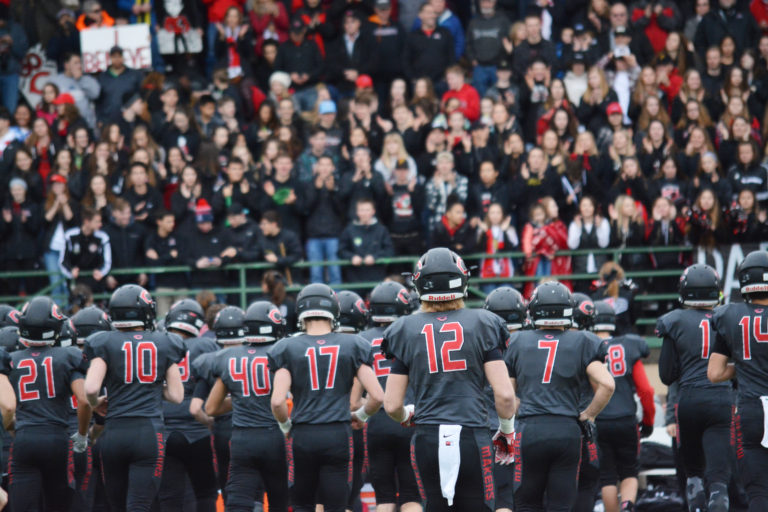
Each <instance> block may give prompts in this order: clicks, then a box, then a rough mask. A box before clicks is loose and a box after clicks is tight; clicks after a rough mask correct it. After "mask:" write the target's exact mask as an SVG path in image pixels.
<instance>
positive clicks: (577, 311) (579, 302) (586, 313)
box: [571, 293, 595, 330]
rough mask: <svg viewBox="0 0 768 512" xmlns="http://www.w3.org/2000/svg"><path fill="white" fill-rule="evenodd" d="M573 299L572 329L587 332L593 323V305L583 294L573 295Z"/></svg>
mask: <svg viewBox="0 0 768 512" xmlns="http://www.w3.org/2000/svg"><path fill="white" fill-rule="evenodd" d="M571 298H572V299H573V327H575V328H576V329H583V330H588V329H590V328H592V324H593V323H594V322H595V303H594V302H593V301H592V299H591V298H590V297H589V296H588V295H587V294H585V293H574V294H573V295H571Z"/></svg>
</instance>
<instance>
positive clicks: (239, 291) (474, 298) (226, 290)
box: [0, 246, 693, 346]
mask: <svg viewBox="0 0 768 512" xmlns="http://www.w3.org/2000/svg"><path fill="white" fill-rule="evenodd" d="M692 250H693V247H691V246H668V247H631V248H624V249H588V250H584V249H577V250H570V251H559V252H557V253H556V255H557V256H585V255H588V254H595V255H608V256H611V257H613V258H614V260H618V259H619V257H620V256H621V255H623V254H651V253H653V254H659V253H670V252H691V251H692ZM488 257H489V255H487V254H484V253H479V254H470V255H466V256H463V258H464V260H465V261H467V262H469V263H470V266H472V262H475V261H479V260H482V259H486V258H488ZM523 257H524V254H523V253H522V252H499V253H496V254H494V255H493V258H514V259H519V258H523ZM416 261H418V256H396V257H391V258H381V259H378V260H377V261H376V264H379V265H393V264H410V265H413V264H415V263H416ZM333 265H338V266H341V267H346V266H350V265H351V262H350V261H349V260H334V261H316V262H310V261H300V262H297V263H295V264H294V265H292V266H291V269H308V268H311V267H327V266H333ZM275 267H276V265H274V264H272V263H267V262H258V263H234V264H230V265H226V266H223V267H220V268H216V269H193V268H191V267H189V266H187V265H177V266H169V267H135V268H131V269H112V271H111V272H110V275H113V276H119V275H138V274H140V273H144V274H155V275H157V274H174V273H177V274H178V273H190V274H191V278H190V283H192V284H194V281H195V274H197V273H198V272H201V273H202V272H210V271H222V270H224V271H228V272H230V273H234V274H236V276H237V278H236V279H233V281H235V280H236V282H237V285H236V286H217V287H205V288H200V287H195V286H192V287H190V288H185V289H184V293H188V294H196V293H198V292H200V291H203V290H207V291H210V292H213V293H215V294H227V295H236V296H237V297H238V301H239V303H240V306H241V307H245V306H246V305H247V301H248V295H249V294H254V293H261V283H260V282H257V283H254V282H250V283H249V282H248V272H249V271H258V270H267V269H273V268H275ZM624 270H625V274H626V277H627V278H631V279H647V278H655V277H677V276H679V275H680V271H681V270H682V268H681V269H673V270H633V269H631V268H625V269H624ZM50 276H54V277H61V275H60V274H59V273H57V272H52V273H49V272H47V271H45V270H33V271H13V272H0V279H6V280H8V279H23V278H42V277H50ZM551 277H552V278H555V279H567V280H571V281H579V280H590V281H591V280H594V279H597V277H598V276H597V274H569V275H552V276H551ZM539 279H541V277H535V276H524V275H516V276H514V277H511V278H486V279H482V278H472V279H471V281H470V286H469V293H470V298H469V299H468V301H467V304H468V305H469V306H478V305H480V304H482V300H483V299H484V298H485V293H483V291H482V290H481V286H482V285H484V284H491V283H505V284H522V283H526V282H529V281H538V280H539ZM63 281H65V280H64V279H63V278H61V279H59V280H58V281H57V282H55V283H52V284H49V285H47V286H45V287H44V288H42V289H40V290H38V291H36V292H35V295H46V294H51V292H52V291H53V290H55V289H56V287H57V286H59V285H60V284H61V283H62V282H63ZM377 284H378V282H358V283H344V284H342V285H338V286H336V288H338V289H345V290H369V289H371V288H373V287H374V286H376V285H377ZM300 289H301V285H300V284H293V285H291V286H289V287H288V291H289V292H297V291H298V290H300ZM154 295H156V296H164V295H178V292H176V291H162V292H161V291H155V292H154ZM108 297H109V294H107V293H101V294H94V299H95V300H103V299H106V298H108ZM676 298H677V294H674V293H649V294H641V295H638V296H637V297H636V300H637V301H647V302H650V301H664V300H674V299H676ZM54 299H56V300H58V301H60V302H61V301H62V300H65V299H66V298H64V297H56V296H54ZM26 300H29V296H18V295H4V296H0V302H8V303H11V304H20V303H22V302H24V301H26ZM655 322H656V320H655V319H654V318H641V319H639V320H638V321H637V325H640V326H647V325H652V324H655ZM649 342H650V343H651V344H652V345H654V346H658V345H659V344H660V340H658V339H657V338H649Z"/></svg>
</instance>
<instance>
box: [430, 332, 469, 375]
mask: <svg viewBox="0 0 768 512" xmlns="http://www.w3.org/2000/svg"><path fill="white" fill-rule="evenodd" d="M440 332H441V333H448V332H452V333H453V338H452V339H450V340H446V341H443V343H442V345H441V346H440V361H439V362H440V363H442V366H443V372H460V371H464V370H466V369H467V361H466V360H465V359H451V352H454V351H456V350H461V347H462V346H464V327H462V325H461V324H460V323H459V322H448V323H445V324H443V325H442V326H441V327H440ZM421 334H423V335H424V337H425V338H426V340H425V341H426V343H427V359H429V373H437V372H438V371H439V369H438V360H437V348H436V347H435V326H434V325H432V324H427V325H425V326H424V328H422V329H421Z"/></svg>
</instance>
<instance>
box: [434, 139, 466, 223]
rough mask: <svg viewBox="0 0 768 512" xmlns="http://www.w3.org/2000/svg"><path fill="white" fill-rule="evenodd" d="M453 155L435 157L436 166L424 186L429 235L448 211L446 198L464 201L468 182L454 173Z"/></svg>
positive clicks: (447, 153)
mask: <svg viewBox="0 0 768 512" xmlns="http://www.w3.org/2000/svg"><path fill="white" fill-rule="evenodd" d="M453 163H454V162H453V155H452V154H451V153H449V152H448V151H443V152H441V153H439V154H438V155H437V164H436V166H435V173H434V175H433V176H432V179H431V180H429V182H428V183H427V185H426V203H427V204H426V206H427V210H428V212H429V213H428V218H429V221H428V222H429V224H428V227H429V233H430V234H431V233H433V232H434V230H435V229H436V228H437V225H438V224H439V223H440V222H441V221H442V218H443V215H444V214H445V212H446V211H447V210H448V197H449V196H450V195H451V194H454V195H455V196H456V197H457V198H458V199H459V201H462V202H464V201H466V200H467V195H468V192H469V190H468V189H469V180H467V178H466V177H464V176H462V175H460V174H459V173H457V172H456V170H455V169H454V167H453Z"/></svg>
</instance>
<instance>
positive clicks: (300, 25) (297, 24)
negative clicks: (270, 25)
mask: <svg viewBox="0 0 768 512" xmlns="http://www.w3.org/2000/svg"><path fill="white" fill-rule="evenodd" d="M305 28H307V25H306V24H305V23H304V20H303V19H301V17H300V16H296V17H295V18H293V20H292V21H291V32H301V31H303V30H304V29H305Z"/></svg>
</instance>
